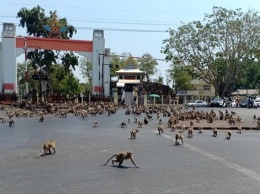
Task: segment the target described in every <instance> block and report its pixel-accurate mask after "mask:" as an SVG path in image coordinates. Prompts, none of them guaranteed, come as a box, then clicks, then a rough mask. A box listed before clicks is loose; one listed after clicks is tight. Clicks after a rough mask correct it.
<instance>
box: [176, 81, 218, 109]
mask: <svg viewBox="0 0 260 194" xmlns="http://www.w3.org/2000/svg"><path fill="white" fill-rule="evenodd" d="M191 85H192V89H191V90H181V91H178V93H177V101H178V103H180V104H186V103H189V102H193V101H195V100H203V101H205V102H211V100H213V99H214V97H215V87H214V86H213V85H212V84H207V83H206V82H205V81H203V80H201V79H199V78H197V77H195V76H193V79H192V80H191Z"/></svg>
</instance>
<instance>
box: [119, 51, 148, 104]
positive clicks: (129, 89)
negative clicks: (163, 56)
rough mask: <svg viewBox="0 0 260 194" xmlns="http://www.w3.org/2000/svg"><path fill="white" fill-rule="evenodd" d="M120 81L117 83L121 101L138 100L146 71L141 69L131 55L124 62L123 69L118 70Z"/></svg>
mask: <svg viewBox="0 0 260 194" xmlns="http://www.w3.org/2000/svg"><path fill="white" fill-rule="evenodd" d="M116 74H117V76H118V81H117V83H116V87H117V91H118V96H119V99H121V101H123V100H124V102H125V103H127V104H132V103H133V100H135V101H136V100H137V99H138V96H139V92H140V85H141V84H142V79H143V76H144V71H141V70H140V69H139V66H138V64H137V63H136V61H135V60H134V59H133V58H132V57H131V56H130V57H128V59H127V60H126V61H125V62H124V64H123V67H122V69H120V70H118V71H116Z"/></svg>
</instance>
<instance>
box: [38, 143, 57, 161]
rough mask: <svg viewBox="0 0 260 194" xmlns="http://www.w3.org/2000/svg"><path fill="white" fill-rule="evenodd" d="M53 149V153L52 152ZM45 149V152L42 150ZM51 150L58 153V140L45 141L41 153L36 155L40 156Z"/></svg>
mask: <svg viewBox="0 0 260 194" xmlns="http://www.w3.org/2000/svg"><path fill="white" fill-rule="evenodd" d="M51 149H52V150H53V153H52V152H51ZM42 151H43V152H42ZM47 152H49V154H55V153H56V142H55V141H54V140H50V141H46V142H44V143H43V145H42V147H41V150H40V153H39V155H38V156H37V157H36V159H37V158H39V157H40V156H45V155H46V154H47Z"/></svg>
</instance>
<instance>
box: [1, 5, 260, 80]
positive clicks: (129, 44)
mask: <svg viewBox="0 0 260 194" xmlns="http://www.w3.org/2000/svg"><path fill="white" fill-rule="evenodd" d="M37 5H39V6H40V7H42V8H43V9H44V10H45V15H46V16H49V11H54V10H57V14H58V18H64V17H66V19H67V21H68V23H69V24H70V25H73V26H74V27H76V28H77V33H76V34H75V35H74V36H73V38H72V39H75V40H92V38H93V29H103V30H104V38H105V48H110V49H111V52H113V53H115V54H117V55H121V54H123V53H130V54H131V55H132V56H134V57H141V56H142V55H143V54H145V53H149V54H151V55H152V56H153V57H154V58H155V59H158V63H159V65H158V66H157V69H158V73H157V74H156V75H155V76H153V77H154V78H156V77H157V76H163V77H164V83H165V82H166V79H165V77H166V70H167V69H169V63H167V62H165V61H163V60H162V59H164V58H165V55H164V54H161V52H160V51H161V48H162V46H163V44H162V41H163V40H164V39H167V38H169V34H168V33H167V32H166V31H167V30H168V29H169V28H172V29H177V28H178V27H179V26H181V25H182V24H183V23H188V22H192V21H195V20H200V21H202V20H203V19H204V14H210V13H212V10H213V6H219V7H224V8H226V9H237V8H241V9H242V11H244V12H247V11H248V10H249V9H250V10H255V11H259V10H260V1H257V0H247V1H245V0H235V1H234V0H197V1H196V0H160V1H155V0H153V1H151V0H150V1H148V0H131V1H122V0H109V1H107V0H94V1H87V0H74V1H69V0H66V1H65V0H63V1H53V0H45V1H39V0H34V1H31V0H22V1H21V0H19V1H18V0H16V1H15V0H8V1H6V0H0V8H1V12H0V28H1V31H2V28H3V27H2V26H3V25H2V24H3V23H4V22H8V23H9V22H10V23H14V24H16V35H21V36H26V35H27V34H26V29H24V28H21V27H19V26H18V25H19V18H16V15H17V12H18V11H19V10H20V9H22V8H23V7H26V8H27V9H32V8H33V7H35V6H37ZM0 41H1V39H0ZM23 59H24V57H18V58H17V61H18V62H22V60H23ZM19 60H20V61H19ZM75 75H76V76H77V77H78V78H79V79H80V80H81V81H83V78H82V76H81V74H80V71H79V70H78V69H77V70H76V71H75Z"/></svg>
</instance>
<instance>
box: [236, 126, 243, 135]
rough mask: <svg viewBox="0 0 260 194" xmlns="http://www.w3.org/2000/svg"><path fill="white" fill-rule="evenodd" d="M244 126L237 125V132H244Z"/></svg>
mask: <svg viewBox="0 0 260 194" xmlns="http://www.w3.org/2000/svg"><path fill="white" fill-rule="evenodd" d="M242 130H243V129H242V127H241V125H238V127H237V133H240V134H242Z"/></svg>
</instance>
